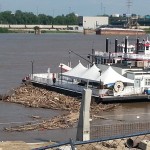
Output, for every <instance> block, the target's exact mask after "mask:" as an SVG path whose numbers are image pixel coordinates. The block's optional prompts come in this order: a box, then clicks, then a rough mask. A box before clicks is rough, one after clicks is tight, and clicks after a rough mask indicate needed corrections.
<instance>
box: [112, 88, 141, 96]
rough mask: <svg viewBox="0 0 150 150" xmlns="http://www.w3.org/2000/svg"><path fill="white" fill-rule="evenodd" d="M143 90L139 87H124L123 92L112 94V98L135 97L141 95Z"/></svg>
mask: <svg viewBox="0 0 150 150" xmlns="http://www.w3.org/2000/svg"><path fill="white" fill-rule="evenodd" d="M142 93H143V88H140V87H133V86H126V87H125V88H124V90H123V91H120V92H114V96H117V95H122V96H123V95H137V94H142Z"/></svg>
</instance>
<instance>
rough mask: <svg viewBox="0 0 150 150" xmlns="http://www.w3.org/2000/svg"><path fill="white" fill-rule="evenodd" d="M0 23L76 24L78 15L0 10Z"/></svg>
mask: <svg viewBox="0 0 150 150" xmlns="http://www.w3.org/2000/svg"><path fill="white" fill-rule="evenodd" d="M0 24H27V25H28V24H41V25H50V24H55V25H77V24H78V17H77V16H76V15H75V14H74V13H70V14H67V15H61V16H56V17H52V16H49V15H45V14H38V15H35V14H33V13H32V12H22V11H21V10H17V11H16V12H15V13H12V12H11V11H4V12H0Z"/></svg>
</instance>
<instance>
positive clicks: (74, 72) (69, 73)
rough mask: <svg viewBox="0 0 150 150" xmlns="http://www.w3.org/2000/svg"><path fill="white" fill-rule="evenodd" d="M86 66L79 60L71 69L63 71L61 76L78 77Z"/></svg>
mask: <svg viewBox="0 0 150 150" xmlns="http://www.w3.org/2000/svg"><path fill="white" fill-rule="evenodd" d="M87 69H88V68H86V67H84V66H83V65H82V64H81V62H79V64H78V65H77V66H75V67H74V68H72V69H71V70H69V71H67V72H64V73H63V76H69V77H75V78H80V77H81V76H82V74H83V73H84V72H85V71H86V70H87Z"/></svg>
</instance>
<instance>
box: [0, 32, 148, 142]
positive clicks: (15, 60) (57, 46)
mask: <svg viewBox="0 0 150 150" xmlns="http://www.w3.org/2000/svg"><path fill="white" fill-rule="evenodd" d="M107 37H108V36H99V35H83V34H76V33H75V34H41V35H34V34H0V93H1V94H4V93H7V92H8V91H9V90H11V89H13V88H15V87H17V86H19V85H20V83H21V80H22V78H23V77H24V76H26V75H28V74H30V73H31V69H32V63H31V62H32V61H34V63H33V72H34V73H42V72H43V73H44V72H47V68H48V67H50V68H51V72H59V71H60V68H59V67H58V66H59V63H65V64H67V63H68V61H69V60H71V62H72V66H75V65H77V64H78V61H79V60H80V61H81V62H82V63H83V64H84V65H85V66H86V65H88V64H87V62H86V61H84V60H83V59H81V58H79V57H78V56H76V55H74V54H72V53H71V54H70V55H69V50H72V51H74V52H76V53H78V54H80V55H81V56H83V57H85V58H86V57H87V55H88V54H90V53H91V51H92V48H94V49H95V50H101V51H104V50H105V39H106V38H107ZM108 38H109V39H110V41H109V49H110V51H113V50H114V43H115V38H117V39H118V42H122V41H123V39H124V36H109V37H108ZM136 38H137V37H136V36H135V37H129V39H130V41H131V43H135V42H136ZM140 38H141V39H142V38H143V37H140ZM145 38H146V36H145ZM61 113H62V112H61V111H54V110H48V109H40V108H36V109H35V108H27V107H24V106H21V105H18V104H10V103H4V102H0V141H6V140H23V141H27V142H35V141H36V142H37V141H49V140H52V141H65V140H68V139H69V138H73V139H75V137H76V128H73V129H65V130H61V129H59V130H51V131H46V130H42V131H37V130H36V131H28V132H12V133H10V132H4V131H3V128H4V127H8V126H10V125H12V124H20V123H22V122H29V121H35V120H33V118H31V117H30V116H32V115H38V116H41V117H43V118H51V117H53V116H56V115H58V114H61ZM101 115H103V116H105V117H107V118H109V119H108V120H102V121H101V122H98V124H111V123H112V122H113V120H116V119H123V120H125V121H126V122H133V121H148V120H150V103H149V102H143V103H125V104H120V106H119V107H118V109H116V110H114V111H111V112H104V113H102V114H101Z"/></svg>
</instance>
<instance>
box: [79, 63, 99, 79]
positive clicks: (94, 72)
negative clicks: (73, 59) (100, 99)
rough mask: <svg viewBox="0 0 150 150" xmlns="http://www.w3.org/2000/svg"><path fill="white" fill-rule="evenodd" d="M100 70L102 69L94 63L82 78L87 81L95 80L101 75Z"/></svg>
mask: <svg viewBox="0 0 150 150" xmlns="http://www.w3.org/2000/svg"><path fill="white" fill-rule="evenodd" d="M99 70H100V69H99V68H98V67H97V66H96V65H95V64H94V65H93V66H92V67H91V68H89V69H87V70H86V71H85V72H84V73H83V74H82V76H81V77H80V78H81V79H82V80H86V81H87V80H89V81H90V80H91V81H94V80H95V79H97V78H98V77H99V76H100V72H99Z"/></svg>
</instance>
